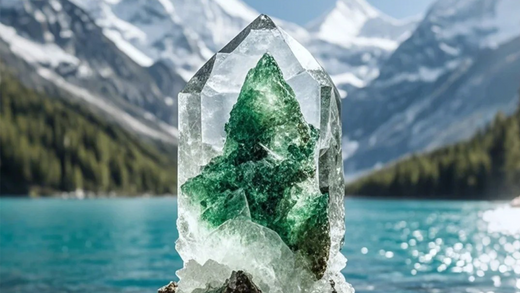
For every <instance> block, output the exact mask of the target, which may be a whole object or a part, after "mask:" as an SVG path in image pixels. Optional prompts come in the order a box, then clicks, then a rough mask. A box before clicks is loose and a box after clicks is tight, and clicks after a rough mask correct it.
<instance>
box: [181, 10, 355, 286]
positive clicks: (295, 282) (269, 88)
mask: <svg viewBox="0 0 520 293" xmlns="http://www.w3.org/2000/svg"><path fill="white" fill-rule="evenodd" d="M179 108H180V109H179V117H180V121H179V128H180V146H179V181H178V182H179V184H180V189H179V198H178V204H179V219H178V229H179V240H178V241H177V246H176V248H177V250H178V252H179V254H180V255H181V257H182V258H183V260H184V262H185V266H184V268H183V269H182V270H180V271H179V272H178V273H177V274H178V276H179V278H180V283H179V290H180V292H184V293H192V292H195V291H196V292H214V291H215V290H216V289H218V288H222V287H223V286H224V284H225V282H226V279H227V278H229V276H230V275H232V273H233V272H234V271H240V272H242V271H243V272H244V273H245V274H248V275H249V276H251V278H252V280H253V282H254V283H255V284H256V286H258V288H259V289H260V290H261V291H262V292H280V293H282V292H291V293H292V292H320V293H322V292H340V293H343V292H345V293H346V292H352V288H351V287H350V285H349V284H348V283H346V281H345V279H344V277H343V276H342V274H341V269H343V267H344V266H345V263H346V259H345V258H344V257H343V255H342V254H341V253H340V248H341V245H342V242H343V237H344V232H345V230H344V208H343V172H342V156H341V120H340V117H339V113H340V99H339V94H338V92H337V90H336V88H335V86H334V84H333V83H332V81H331V80H330V77H329V76H328V75H327V74H326V73H325V72H324V71H323V69H322V68H321V67H320V66H319V64H318V63H317V62H316V61H315V60H314V59H313V57H312V56H311V55H310V53H308V51H306V50H305V49H304V48H303V47H302V46H301V45H300V44H299V43H297V42H296V41H295V40H293V39H292V38H291V37H290V36H288V35H287V34H286V33H285V32H284V31H283V30H281V29H279V28H278V27H277V26H276V25H275V24H274V23H273V22H272V20H271V19H269V18H268V17H267V16H265V15H262V16H260V17H259V18H258V19H256V20H255V21H254V22H253V23H252V24H250V25H249V26H248V27H247V28H246V29H245V30H244V31H242V32H241V33H240V34H239V35H238V36H237V37H236V38H235V39H234V40H233V41H231V43H229V44H228V45H227V46H226V47H224V48H223V49H222V50H221V51H220V52H219V53H217V54H216V55H215V56H214V57H213V58H212V59H211V60H210V61H208V63H206V64H205V65H204V66H203V67H202V68H201V69H200V70H199V72H198V73H197V74H196V75H195V76H194V77H193V78H192V79H191V80H190V82H189V83H188V85H187V86H186V88H185V89H184V90H183V92H181V93H180V94H179Z"/></svg>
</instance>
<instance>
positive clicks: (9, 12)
mask: <svg viewBox="0 0 520 293" xmlns="http://www.w3.org/2000/svg"><path fill="white" fill-rule="evenodd" d="M0 47H2V49H1V50H0V59H1V60H2V62H3V63H5V64H7V65H8V66H9V67H11V68H13V69H14V71H15V72H16V74H17V75H18V76H19V77H20V79H21V80H22V82H24V83H25V84H26V85H28V86H31V87H33V88H39V89H43V90H45V91H47V92H50V93H51V94H55V93H56V91H58V90H59V91H60V92H66V94H65V95H67V96H70V98H74V99H77V100H80V101H83V102H86V103H87V104H89V105H92V106H94V107H95V108H96V109H97V110H98V111H103V113H104V116H106V117H107V118H109V119H111V120H115V121H117V122H119V123H121V124H122V125H123V126H125V127H127V128H130V129H132V130H134V131H136V132H138V133H141V134H143V135H146V136H149V137H152V138H155V139H160V140H164V141H169V142H175V140H176V138H175V136H176V129H175V127H174V123H175V122H176V121H175V119H176V116H177V109H176V107H174V105H173V99H172V98H171V96H173V95H175V94H176V93H177V92H178V91H179V90H180V88H181V87H182V86H183V80H182V79H181V78H180V77H179V76H178V75H177V74H176V73H174V72H169V76H170V78H171V79H170V86H169V87H164V86H161V85H160V84H159V83H158V81H157V78H156V76H155V75H156V74H157V71H158V69H159V67H160V64H156V65H154V66H152V67H150V68H145V67H142V66H140V65H139V64H137V63H135V62H134V61H133V60H132V59H130V58H129V57H128V56H127V55H125V54H123V53H122V52H121V51H120V50H119V49H118V48H117V47H116V46H115V45H114V44H113V43H112V42H111V41H110V40H109V39H107V38H106V37H105V34H104V33H103V32H102V30H101V29H100V28H99V27H98V26H97V25H96V24H95V22H94V21H93V20H92V18H91V17H90V16H89V15H88V14H87V13H86V12H85V11H84V10H82V9H81V8H79V7H77V6H76V5H74V4H73V3H71V2H69V1H67V0H49V1H25V0H10V1H6V2H2V3H1V8H0ZM163 74H164V73H163ZM61 95H63V94H61Z"/></svg>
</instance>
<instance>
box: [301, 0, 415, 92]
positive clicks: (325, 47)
mask: <svg viewBox="0 0 520 293" xmlns="http://www.w3.org/2000/svg"><path fill="white" fill-rule="evenodd" d="M418 21H419V19H418V18H411V19H407V20H397V19H393V18H391V17H390V16H388V15H385V14H384V13H382V12H380V11H378V10H376V9H375V8H374V7H372V6H371V5H370V4H368V3H367V2H366V1H365V0H338V1H337V2H336V4H335V6H334V7H333V8H332V9H330V10H329V11H328V12H327V13H325V14H324V15H323V16H321V17H320V18H318V19H317V20H315V21H313V22H312V23H311V24H310V25H309V26H308V29H309V32H310V34H311V36H312V38H311V41H310V42H309V44H308V46H309V48H310V50H311V51H312V53H314V54H315V56H316V57H317V58H318V59H319V60H320V61H321V63H322V64H323V66H324V67H325V68H326V69H327V70H328V72H329V73H330V74H331V75H332V77H333V79H334V81H335V82H336V84H337V85H338V86H339V87H342V88H343V89H348V88H350V87H352V86H353V87H357V88H359V87H364V86H365V85H366V84H367V83H368V82H370V81H371V80H373V79H374V78H376V77H377V76H378V75H379V67H380V66H381V64H382V63H383V62H384V61H385V60H386V59H387V58H388V57H389V56H390V54H391V53H392V52H393V51H394V50H395V49H396V48H397V47H398V46H399V44H400V43H401V42H403V41H404V40H406V38H408V37H409V36H410V34H411V33H412V32H413V30H414V29H415V27H416V25H417V23H418Z"/></svg>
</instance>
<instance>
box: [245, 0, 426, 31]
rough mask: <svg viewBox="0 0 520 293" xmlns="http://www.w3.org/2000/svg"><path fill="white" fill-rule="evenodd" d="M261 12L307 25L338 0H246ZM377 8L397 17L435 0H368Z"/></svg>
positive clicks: (422, 8)
mask: <svg viewBox="0 0 520 293" xmlns="http://www.w3.org/2000/svg"><path fill="white" fill-rule="evenodd" d="M244 1H245V2H246V3H247V4H249V6H251V7H253V8H255V9H256V10H257V11H259V12H260V13H265V14H267V15H270V16H274V17H277V18H280V19H284V20H288V21H291V22H295V23H297V24H299V25H306V24H308V23H309V22H310V21H312V20H314V19H316V18H317V17H319V16H320V15H322V14H323V13H325V12H327V11H328V10H329V9H331V8H332V7H334V3H335V2H336V0H244ZM367 1H368V2H369V3H370V4H372V5H373V6H374V7H376V8H377V9H379V10H381V11H383V12H385V13H386V14H388V15H390V16H393V17H395V18H399V19H400V18H406V17H410V16H414V15H418V14H420V13H423V12H425V11H426V10H427V9H428V7H429V5H430V4H431V3H432V2H433V1H434V0H367Z"/></svg>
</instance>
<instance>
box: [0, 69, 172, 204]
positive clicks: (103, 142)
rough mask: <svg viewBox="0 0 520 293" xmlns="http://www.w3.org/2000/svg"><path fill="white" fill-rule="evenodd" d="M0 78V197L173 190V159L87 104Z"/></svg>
mask: <svg viewBox="0 0 520 293" xmlns="http://www.w3.org/2000/svg"><path fill="white" fill-rule="evenodd" d="M0 74H1V80H0V99H1V100H0V194H2V195H18V194H20V195H21V194H23V195H27V194H30V193H31V194H52V193H55V192H58V191H75V190H77V189H82V190H86V191H92V192H96V193H108V192H116V193H117V194H124V195H135V194H141V193H153V194H166V193H175V191H176V178H177V173H176V163H175V160H174V159H173V156H171V155H168V154H166V153H165V152H164V151H160V150H159V148H157V147H154V146H152V145H151V144H147V143H145V142H143V141H142V140H140V139H139V138H137V137H135V136H134V135H133V134H131V133H130V132H128V131H126V130H125V129H123V128H122V127H120V126H117V125H115V124H113V123H109V122H107V121H106V120H105V119H102V118H101V117H99V116H98V115H96V114H95V113H93V112H92V111H91V110H90V109H88V108H87V107H86V106H83V105H80V104H77V103H73V102H71V101H66V100H64V99H59V98H51V97H48V96H46V95H44V94H41V93H38V92H35V91H33V90H30V89H28V88H26V87H24V86H23V85H22V84H21V83H20V82H19V81H18V80H16V79H15V78H14V77H13V76H11V75H10V74H8V73H7V72H5V71H2V72H0Z"/></svg>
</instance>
